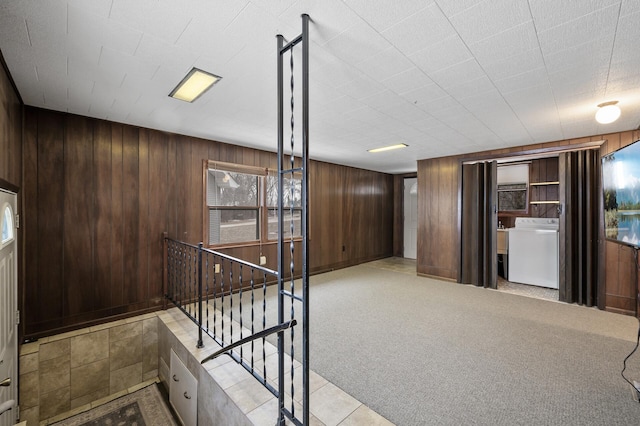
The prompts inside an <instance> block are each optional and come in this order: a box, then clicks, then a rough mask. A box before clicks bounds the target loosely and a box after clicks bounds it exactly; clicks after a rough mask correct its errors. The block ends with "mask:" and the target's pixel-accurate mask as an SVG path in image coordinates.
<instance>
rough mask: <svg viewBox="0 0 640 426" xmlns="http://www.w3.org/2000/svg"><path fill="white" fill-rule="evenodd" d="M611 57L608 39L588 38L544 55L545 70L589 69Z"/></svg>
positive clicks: (551, 71)
mask: <svg viewBox="0 0 640 426" xmlns="http://www.w3.org/2000/svg"><path fill="white" fill-rule="evenodd" d="M610 58H611V41H610V40H602V39H596V40H590V41H587V42H585V43H583V44H580V45H577V46H572V47H571V48H570V49H567V50H563V51H559V52H554V53H550V54H547V55H545V64H546V67H547V71H548V72H549V73H550V74H552V73H555V72H559V71H562V70H563V69H567V68H575V69H578V68H585V69H591V68H593V67H594V66H598V65H601V64H607V63H608V62H609V60H610Z"/></svg>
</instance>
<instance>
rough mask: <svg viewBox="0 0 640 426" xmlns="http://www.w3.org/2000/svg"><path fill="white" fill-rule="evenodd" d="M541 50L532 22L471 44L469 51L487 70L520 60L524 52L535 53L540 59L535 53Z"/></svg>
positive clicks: (537, 55) (536, 55)
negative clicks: (496, 65)
mask: <svg viewBox="0 0 640 426" xmlns="http://www.w3.org/2000/svg"><path fill="white" fill-rule="evenodd" d="M539 49H540V47H539V46H538V36H537V34H536V31H535V27H534V26H533V24H532V23H531V21H529V22H525V23H523V24H521V25H518V26H515V27H512V28H510V29H508V30H506V31H504V32H501V33H500V34H496V35H495V36H492V37H489V38H486V39H484V40H482V41H478V42H475V43H471V44H469V50H471V52H473V54H474V55H475V57H476V59H477V60H478V62H479V63H480V64H481V65H482V66H483V67H486V68H491V65H492V64H493V63H495V62H499V63H502V62H503V61H505V60H507V61H508V60H510V59H511V58H513V60H519V59H520V58H519V56H521V55H522V53H523V52H533V54H534V55H535V57H540V55H539V54H537V53H536V52H535V51H536V50H539Z"/></svg>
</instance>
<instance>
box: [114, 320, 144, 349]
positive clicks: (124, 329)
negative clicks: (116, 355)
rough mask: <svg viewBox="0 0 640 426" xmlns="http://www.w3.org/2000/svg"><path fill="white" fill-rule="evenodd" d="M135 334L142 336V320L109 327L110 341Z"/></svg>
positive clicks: (128, 337)
mask: <svg viewBox="0 0 640 426" xmlns="http://www.w3.org/2000/svg"><path fill="white" fill-rule="evenodd" d="M134 336H140V337H141V336H142V322H141V321H136V322H133V323H125V324H124V325H119V326H117V327H112V328H110V329H109V343H110V344H112V343H113V342H117V341H118V340H122V339H130V338H132V337H134Z"/></svg>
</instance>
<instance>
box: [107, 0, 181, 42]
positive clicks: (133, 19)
mask: <svg viewBox="0 0 640 426" xmlns="http://www.w3.org/2000/svg"><path fill="white" fill-rule="evenodd" d="M109 18H111V19H113V20H114V21H117V22H120V23H122V24H125V25H126V26H128V27H130V28H132V29H133V30H137V31H141V32H143V33H146V34H151V35H153V36H155V37H156V38H159V39H162V40H164V41H166V42H169V43H175V42H176V41H177V40H178V38H179V37H180V34H182V32H183V31H184V30H185V28H186V27H187V25H188V24H189V21H190V20H191V19H192V16H190V15H188V14H187V13H186V12H185V8H184V7H183V6H182V2H174V1H171V0H137V1H128V0H113V5H112V7H111V13H110V15H109Z"/></svg>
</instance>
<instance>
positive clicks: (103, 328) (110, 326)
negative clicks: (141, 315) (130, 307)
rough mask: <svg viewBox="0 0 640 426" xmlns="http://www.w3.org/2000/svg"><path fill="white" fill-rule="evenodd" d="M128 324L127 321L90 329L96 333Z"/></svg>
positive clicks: (100, 325) (113, 322)
mask: <svg viewBox="0 0 640 426" xmlns="http://www.w3.org/2000/svg"><path fill="white" fill-rule="evenodd" d="M126 323H127V322H126V321H125V320H118V321H112V322H107V323H105V324H98V325H94V326H92V327H91V328H90V329H89V331H91V332H96V331H100V330H108V329H110V328H114V327H118V326H121V325H125V324H126Z"/></svg>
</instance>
